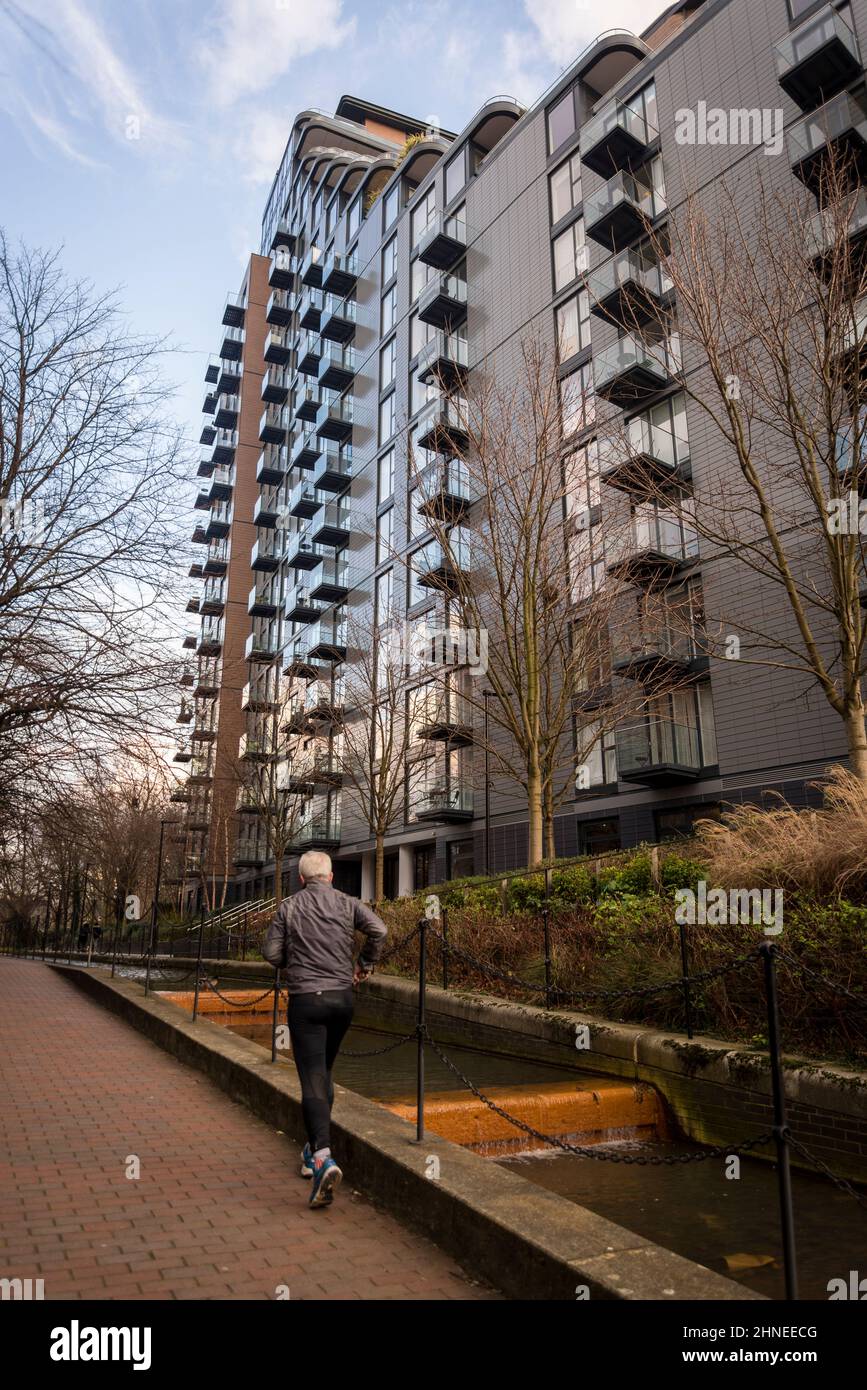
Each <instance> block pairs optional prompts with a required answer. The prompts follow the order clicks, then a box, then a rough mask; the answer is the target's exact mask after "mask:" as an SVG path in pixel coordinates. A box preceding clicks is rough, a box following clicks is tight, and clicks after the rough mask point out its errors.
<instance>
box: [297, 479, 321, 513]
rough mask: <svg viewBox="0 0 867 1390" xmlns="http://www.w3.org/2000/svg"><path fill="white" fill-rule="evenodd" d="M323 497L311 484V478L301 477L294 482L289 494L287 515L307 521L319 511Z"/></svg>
mask: <svg viewBox="0 0 867 1390" xmlns="http://www.w3.org/2000/svg"><path fill="white" fill-rule="evenodd" d="M324 501H325V498H324V497H323V496H322V494H321V493H319V492H318V491H317V490H316V488H315V487H314V485H313V482H312V480H311V481H310V482H307V481H306V480H305V479H302V481H301V482H300V483H296V484H295V486H294V488H293V489H292V492H291V493H290V496H289V515H290V516H297V517H300V518H301V519H302V520H303V521H309V520H310V518H311V517H312V516H315V515H316V513H317V512H318V511H319V509H320V507H321V506H322V503H323V502H324Z"/></svg>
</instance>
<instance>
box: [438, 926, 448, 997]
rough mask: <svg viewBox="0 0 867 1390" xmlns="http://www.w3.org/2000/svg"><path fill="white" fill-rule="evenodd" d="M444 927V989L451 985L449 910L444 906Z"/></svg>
mask: <svg viewBox="0 0 867 1390" xmlns="http://www.w3.org/2000/svg"><path fill="white" fill-rule="evenodd" d="M440 921H441V922H442V929H443V989H448V987H449V910H448V908H447V907H444V908H443V910H442V915H441V917H440Z"/></svg>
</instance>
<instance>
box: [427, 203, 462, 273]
mask: <svg viewBox="0 0 867 1390" xmlns="http://www.w3.org/2000/svg"><path fill="white" fill-rule="evenodd" d="M466 250H467V224H466V222H465V221H464V220H463V218H458V217H445V216H444V215H443V214H442V213H437V214H436V216H435V217H433V218H432V219H431V221H429V222H428V224H427V227H426V228H425V230H424V231H423V232H422V234H421V237H420V238H419V242H418V256H419V260H420V261H424V263H425V265H432V266H434V268H435V269H436V270H451V269H452V268H453V267H454V266H456V265H457V263H458V261H459V260H460V259H461V257H462V256H464V255H465V254H466Z"/></svg>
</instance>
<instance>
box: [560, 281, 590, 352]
mask: <svg viewBox="0 0 867 1390" xmlns="http://www.w3.org/2000/svg"><path fill="white" fill-rule="evenodd" d="M589 346H590V296H589V294H588V293H587V291H586V290H579V292H578V294H573V295H572V297H571V299H567V300H566V302H565V304H561V305H560V306H559V307H558V309H557V353H558V356H559V358H560V361H561V362H566V361H568V359H569V358H570V357H574V356H575V354H576V352H580V351H581V349H582V348H586V347H589Z"/></svg>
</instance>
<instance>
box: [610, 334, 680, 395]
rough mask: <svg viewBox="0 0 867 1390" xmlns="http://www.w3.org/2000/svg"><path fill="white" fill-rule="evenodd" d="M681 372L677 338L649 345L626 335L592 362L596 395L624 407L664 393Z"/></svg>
mask: <svg viewBox="0 0 867 1390" xmlns="http://www.w3.org/2000/svg"><path fill="white" fill-rule="evenodd" d="M679 371H680V353H679V349H678V344H677V342H676V340H675V339H674V338H670V339H668V341H665V342H658V343H648V342H645V340H644V339H643V338H639V337H637V336H636V335H635V334H634V333H626V334H624V336H623V337H622V338H619V339H618V341H617V342H616V343H613V344H612V346H611V347H609V348H606V349H605V350H604V351H603V352H601V353H600V354H599V356H598V357H596V358H594V360H593V377H594V381H595V386H596V391H597V394H598V395H600V396H604V397H605V399H606V400H609V401H611V402H612V404H613V405H618V406H621V407H627V406H629V405H633V404H635V402H637V401H641V400H644V399H645V398H646V397H648V396H653V395H655V394H656V393H657V392H658V391H664V390H665V388H666V386H668V385H670V384H671V382H673V381H674V379H675V378H676V377H677V375H678V373H679Z"/></svg>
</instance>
